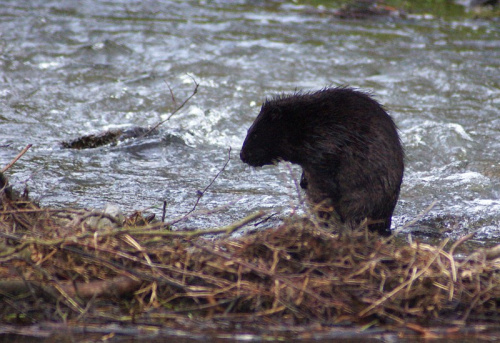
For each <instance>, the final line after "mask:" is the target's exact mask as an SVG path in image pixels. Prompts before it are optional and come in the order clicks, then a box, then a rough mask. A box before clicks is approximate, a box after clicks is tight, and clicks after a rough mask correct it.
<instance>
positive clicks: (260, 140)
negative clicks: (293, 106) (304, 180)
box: [240, 98, 297, 167]
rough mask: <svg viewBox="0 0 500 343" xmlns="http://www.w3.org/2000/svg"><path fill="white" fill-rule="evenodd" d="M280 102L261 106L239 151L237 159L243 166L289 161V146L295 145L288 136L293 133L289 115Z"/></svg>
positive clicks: (268, 102) (291, 116) (273, 101)
mask: <svg viewBox="0 0 500 343" xmlns="http://www.w3.org/2000/svg"><path fill="white" fill-rule="evenodd" d="M281 100H282V99H280V98H275V99H273V100H267V101H266V102H265V103H264V104H263V105H262V108H261V110H260V113H259V115H258V116H257V118H256V119H255V121H254V122H253V124H252V126H250V128H249V129H248V133H247V137H246V138H245V141H244V143H243V147H242V148H241V153H240V158H241V160H242V161H243V162H245V163H247V164H249V165H251V166H253V167H261V166H263V165H266V164H274V163H276V162H277V161H279V160H285V161H291V159H292V156H291V155H292V153H291V151H292V150H293V147H292V146H293V145H294V143H295V142H296V141H297V139H292V136H293V135H294V134H295V131H296V130H295V129H294V127H293V115H292V113H289V109H287V108H286V106H283V104H282V103H281V102H282V101H281Z"/></svg>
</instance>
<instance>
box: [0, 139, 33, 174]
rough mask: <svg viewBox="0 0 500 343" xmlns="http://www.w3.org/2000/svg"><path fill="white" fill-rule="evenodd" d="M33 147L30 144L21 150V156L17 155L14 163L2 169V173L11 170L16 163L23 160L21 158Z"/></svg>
mask: <svg viewBox="0 0 500 343" xmlns="http://www.w3.org/2000/svg"><path fill="white" fill-rule="evenodd" d="M32 146H33V144H28V145H26V146H25V147H24V149H23V150H21V152H20V153H19V154H17V156H16V158H14V159H13V160H12V162H10V163H9V164H7V166H6V167H5V168H3V169H2V173H4V172H6V171H7V170H9V168H10V167H12V166H13V165H14V163H16V162H17V160H18V159H20V158H21V156H23V155H24V154H25V153H26V151H28V149H29V148H31V147H32Z"/></svg>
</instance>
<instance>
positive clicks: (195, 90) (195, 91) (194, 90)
mask: <svg viewBox="0 0 500 343" xmlns="http://www.w3.org/2000/svg"><path fill="white" fill-rule="evenodd" d="M188 76H189V77H190V78H191V79H192V80H193V82H194V89H193V92H192V93H191V95H190V96H188V97H187V98H186V99H185V100H184V101H183V102H182V104H180V105H179V106H177V108H176V109H175V110H174V111H173V112H172V113H170V115H169V116H168V117H167V119H164V120H162V121H160V122H159V123H158V124H156V125H155V126H153V127H152V128H151V129H149V131H148V132H146V133H145V134H143V135H142V136H141V138H142V137H146V136H148V135H149V134H150V133H151V132H153V131H154V130H156V129H157V128H158V127H159V126H160V125H163V124H164V123H165V122H167V121H169V120H170V118H172V116H174V114H176V113H177V112H179V111H180V110H181V109H182V108H183V107H184V105H186V104H187V103H188V101H189V100H191V98H192V97H193V96H195V94H196V93H198V87H199V86H200V85H199V83H198V82H196V80H195V79H194V77H192V76H191V75H188ZM169 89H170V86H169ZM170 93H171V96H172V98H173V99H174V100H175V98H174V97H173V94H172V90H170Z"/></svg>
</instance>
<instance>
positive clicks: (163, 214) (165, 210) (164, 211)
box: [161, 200, 167, 223]
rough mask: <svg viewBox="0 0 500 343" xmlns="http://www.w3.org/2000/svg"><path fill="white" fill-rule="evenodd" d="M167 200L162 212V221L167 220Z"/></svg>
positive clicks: (164, 202)
mask: <svg viewBox="0 0 500 343" xmlns="http://www.w3.org/2000/svg"><path fill="white" fill-rule="evenodd" d="M166 212H167V201H166V200H165V201H163V210H162V213H161V222H162V223H164V222H165V215H166V214H167V213H166Z"/></svg>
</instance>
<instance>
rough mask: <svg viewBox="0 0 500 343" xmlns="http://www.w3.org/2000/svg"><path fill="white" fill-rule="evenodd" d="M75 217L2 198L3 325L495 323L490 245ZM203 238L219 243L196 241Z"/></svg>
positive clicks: (498, 264)
mask: <svg viewBox="0 0 500 343" xmlns="http://www.w3.org/2000/svg"><path fill="white" fill-rule="evenodd" d="M85 216H88V213H86V212H85V211H79V210H62V209H61V210H53V209H52V210H49V209H41V208H39V207H38V206H36V205H35V204H34V203H32V202H30V201H28V200H19V199H18V200H15V199H9V198H8V197H5V196H3V197H2V199H1V210H0V263H1V264H0V280H1V281H0V309H1V310H0V313H1V315H2V317H1V318H3V322H4V323H9V322H18V321H27V322H39V321H42V320H51V321H56V322H57V321H59V322H61V321H67V320H72V321H73V322H74V321H80V322H82V321H83V322H102V321H103V320H105V321H109V320H114V321H118V322H126V323H136V322H140V323H146V324H164V323H166V322H168V321H171V320H172V321H176V320H179V319H182V318H193V317H195V318H199V319H210V320H218V319H223V320H226V321H238V322H241V321H246V322H248V321H262V320H268V321H274V322H288V323H293V324H301V323H311V322H320V323H329V324H334V323H339V322H344V323H345V322H350V323H353V324H355V323H359V324H363V323H365V324H366V323H371V322H373V320H374V319H376V320H377V321H378V323H381V324H383V323H386V324H393V325H394V324H396V325H406V326H407V327H411V326H412V325H413V326H414V327H420V325H430V324H431V323H432V324H436V321H438V322H440V323H448V324H449V323H454V324H455V325H463V324H464V323H466V322H477V321H482V322H493V323H500V315H499V305H500V259H499V254H498V250H499V248H498V247H494V248H492V249H480V250H478V251H474V252H466V251H462V252H461V255H460V257H458V255H456V254H455V250H456V249H457V246H458V245H459V244H460V243H462V241H458V242H455V243H454V244H452V243H451V242H448V241H447V240H444V241H443V242H442V243H441V244H440V245H439V246H432V245H429V244H421V243H416V242H413V243H411V244H401V243H399V244H398V243H395V242H394V241H393V240H391V241H384V240H382V239H381V238H380V237H379V236H377V235H376V234H372V233H370V232H367V231H365V230H359V231H356V232H353V233H352V234H347V235H342V236H338V235H335V234H332V233H331V232H329V231H328V230H327V229H325V228H321V227H317V226H315V225H314V224H313V223H312V222H311V221H309V220H308V219H307V218H290V219H289V220H287V221H286V222H285V223H284V224H283V225H281V226H280V227H278V228H275V229H269V230H265V231H261V232H256V233H253V234H250V235H247V236H244V237H243V238H238V239H234V238H231V237H230V236H229V234H230V233H232V232H234V231H235V230H237V229H238V228H240V227H242V226H244V225H245V224H247V223H249V222H251V221H253V220H255V219H257V218H259V217H260V216H262V213H257V214H254V215H252V216H249V217H247V218H244V219H242V220H241V221H238V222H236V223H234V224H233V225H230V226H227V227H222V228H215V229H213V230H208V231H175V230H174V231H172V230H171V228H169V227H166V225H165V224H163V223H156V224H148V225H143V226H137V225H136V224H135V223H137V222H143V221H137V220H136V221H135V222H134V221H132V222H131V220H129V221H128V222H127V224H125V225H124V226H123V227H109V228H104V229H100V230H98V229H96V228H93V227H91V226H89V225H88V222H86V221H85V220H82V218H83V217H85ZM134 218H136V219H137V215H136V216H135V217H134ZM206 232H210V233H212V234H214V233H217V234H222V236H221V237H220V238H218V239H206V238H204V237H203V236H204V235H205V234H206ZM464 240H465V239H464ZM462 250H463V249H462Z"/></svg>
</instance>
